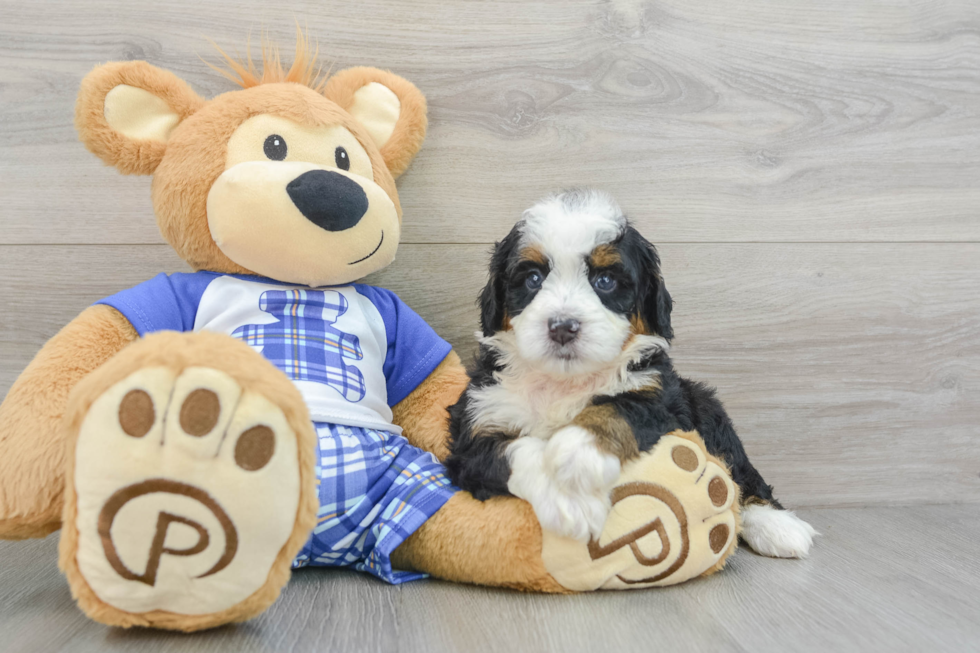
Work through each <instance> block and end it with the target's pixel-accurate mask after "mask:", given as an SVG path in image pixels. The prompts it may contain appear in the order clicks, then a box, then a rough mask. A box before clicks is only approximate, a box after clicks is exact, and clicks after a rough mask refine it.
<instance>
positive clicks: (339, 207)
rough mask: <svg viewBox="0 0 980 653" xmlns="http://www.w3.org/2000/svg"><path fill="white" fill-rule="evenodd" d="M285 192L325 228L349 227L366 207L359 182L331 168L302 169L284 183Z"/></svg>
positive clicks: (312, 220)
mask: <svg viewBox="0 0 980 653" xmlns="http://www.w3.org/2000/svg"><path fill="white" fill-rule="evenodd" d="M286 192H287V193H289V199H291V200H293V204H295V205H296V208H297V209H299V210H300V213H302V214H303V215H304V216H306V219H307V220H309V221H310V222H312V223H313V224H315V225H316V226H318V227H320V228H321V229H326V230H327V231H343V230H344V229H350V228H351V227H353V226H354V225H356V224H357V223H358V222H360V221H361V218H362V217H364V214H365V213H367V210H368V198H367V195H365V194H364V189H362V188H361V185H360V184H358V183H357V182H356V181H354V180H353V179H350V178H349V177H345V176H344V175H342V174H340V173H339V172H333V171H331V170H310V171H309V172H304V173H303V174H301V175H300V176H299V177H297V178H296V179H293V180H292V181H291V182H289V184H287V185H286Z"/></svg>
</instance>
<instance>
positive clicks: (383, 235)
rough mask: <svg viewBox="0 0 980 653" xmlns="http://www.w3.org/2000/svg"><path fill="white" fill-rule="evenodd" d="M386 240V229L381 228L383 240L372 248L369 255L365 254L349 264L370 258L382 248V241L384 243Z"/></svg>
mask: <svg viewBox="0 0 980 653" xmlns="http://www.w3.org/2000/svg"><path fill="white" fill-rule="evenodd" d="M384 241H385V232H384V229H382V230H381V240H379V241H378V246H377V247H375V248H374V249H373V250H371V253H370V254H368V255H367V256H365V257H364V258H359V259H357V260H356V261H351V262H350V263H348V264H347V265H355V264H357V263H360V262H361V261H366V260H368V259H369V258H371V257H372V256H374V255H375V254H376V253H377V251H378V250H379V249H381V243H383V242H384Z"/></svg>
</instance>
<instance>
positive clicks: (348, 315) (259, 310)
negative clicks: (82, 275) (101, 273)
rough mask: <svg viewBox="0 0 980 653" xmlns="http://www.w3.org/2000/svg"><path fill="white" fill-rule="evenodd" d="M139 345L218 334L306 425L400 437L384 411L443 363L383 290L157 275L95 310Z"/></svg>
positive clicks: (408, 313) (425, 332)
mask: <svg viewBox="0 0 980 653" xmlns="http://www.w3.org/2000/svg"><path fill="white" fill-rule="evenodd" d="M97 303H99V304H107V305H109V306H112V307H113V308H115V309H116V310H117V311H119V312H120V313H122V314H123V315H124V316H125V317H126V319H128V320H129V321H130V323H132V325H133V327H134V328H135V329H136V331H137V332H138V333H139V335H140V336H143V335H145V334H147V333H153V332H155V331H201V330H208V331H217V332H220V333H227V334H228V335H231V336H233V337H235V338H238V339H240V340H243V341H245V342H246V343H247V344H248V345H250V346H252V347H253V348H254V349H255V350H256V351H258V352H260V353H261V354H262V355H263V356H265V357H266V358H267V359H269V360H270V361H271V362H272V363H273V364H274V365H275V366H276V367H278V368H279V369H281V370H282V371H283V372H285V373H286V375H287V376H289V378H291V379H292V380H293V382H294V383H295V384H296V387H297V388H299V391H300V392H301V393H302V395H303V398H304V399H305V400H306V403H307V406H308V407H309V410H310V417H311V418H312V419H313V421H314V422H329V423H332V424H342V425H347V426H360V427H364V428H372V429H382V430H386V431H391V432H394V433H401V429H400V428H399V427H397V426H394V425H393V424H392V423H391V408H390V407H391V406H394V405H395V404H397V403H398V402H400V401H401V400H402V399H404V398H405V397H407V396H408V395H409V394H410V393H411V392H412V391H413V390H414V389H415V388H416V387H418V385H419V384H420V383H422V381H424V380H425V379H426V378H427V377H428V376H429V374H430V373H431V372H432V370H434V369H435V368H436V366H438V365H439V363H441V362H442V360H443V359H444V358H445V357H446V355H447V354H448V353H449V350H450V345H449V343H448V342H446V341H445V340H443V339H442V338H440V337H439V336H438V335H436V333H435V331H433V330H432V327H430V326H429V325H428V324H426V322H425V321H424V320H423V319H422V318H420V317H419V316H418V314H416V313H415V311H413V310H412V309H411V308H409V307H408V306H407V305H406V304H405V303H404V302H402V301H401V300H400V299H398V297H397V296H396V295H395V293H393V292H391V291H390V290H386V289H384V288H375V287H373V286H365V285H362V284H351V285H348V286H331V287H325V288H307V287H305V286H293V285H289V284H282V283H279V282H277V281H273V280H271V279H264V278H261V277H250V276H241V275H225V274H219V273H215V272H194V273H189V274H188V273H177V274H171V275H166V274H160V275H157V276H156V277H154V278H153V279H150V280H149V281H146V282H144V283H141V284H140V285H138V286H136V287H134V288H130V289H129V290H124V291H122V292H120V293H117V294H115V295H112V296H111V297H107V298H106V299H103V300H101V301H99V302H97Z"/></svg>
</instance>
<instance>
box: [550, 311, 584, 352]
mask: <svg viewBox="0 0 980 653" xmlns="http://www.w3.org/2000/svg"><path fill="white" fill-rule="evenodd" d="M581 327H582V325H581V324H579V321H578V320H573V319H571V318H554V317H553V318H551V319H550V320H548V337H549V338H551V340H552V341H553V342H556V343H558V344H559V345H563V346H564V345H567V344H568V343H570V342H571V341H573V340H575V339H576V338H577V337H578V332H579V329H580V328H581Z"/></svg>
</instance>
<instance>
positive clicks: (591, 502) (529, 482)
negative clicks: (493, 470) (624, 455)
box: [507, 427, 619, 541]
mask: <svg viewBox="0 0 980 653" xmlns="http://www.w3.org/2000/svg"><path fill="white" fill-rule="evenodd" d="M570 428H574V429H575V430H576V431H581V432H582V433H577V432H571V433H566V435H567V437H565V438H563V439H561V440H558V441H556V440H555V437H557V436H558V434H555V436H554V437H553V438H552V440H551V441H549V442H545V441H543V440H539V439H537V438H530V437H528V438H520V439H518V440H517V441H515V442H514V443H513V444H511V445H510V447H508V452H507V455H508V458H509V460H510V467H511V477H510V481H509V483H508V489H509V490H510V492H511V494H513V495H515V496H517V497H520V498H522V499H524V500H525V501H527V502H528V503H530V504H531V506H532V507H533V508H534V512H535V514H536V515H537V517H538V521H539V522H540V523H541V527H542V528H545V529H547V530H549V531H553V532H555V533H558V534H559V535H563V536H566V537H571V538H574V539H576V540H581V541H587V540H588V539H589V538H590V537H598V536H599V535H600V534H601V533H602V529H603V526H604V525H605V523H606V517H607V516H608V514H609V507H610V500H609V489H610V488H611V486H612V484H613V483H614V482H615V481H616V478H617V477H618V476H619V460H618V459H617V458H615V457H614V456H609V455H607V454H603V453H602V452H600V451H599V450H598V449H596V447H595V445H594V444H593V440H592V436H591V434H589V433H588V432H586V431H584V430H582V429H579V428H578V427H570ZM566 431H569V429H563V430H562V431H559V433H565V432H566ZM582 434H584V435H585V436H587V439H586V438H584V437H582Z"/></svg>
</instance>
